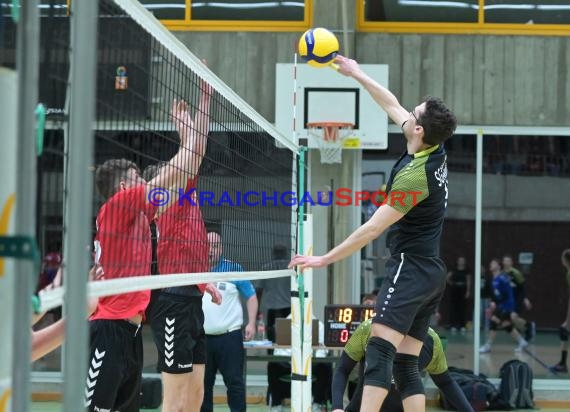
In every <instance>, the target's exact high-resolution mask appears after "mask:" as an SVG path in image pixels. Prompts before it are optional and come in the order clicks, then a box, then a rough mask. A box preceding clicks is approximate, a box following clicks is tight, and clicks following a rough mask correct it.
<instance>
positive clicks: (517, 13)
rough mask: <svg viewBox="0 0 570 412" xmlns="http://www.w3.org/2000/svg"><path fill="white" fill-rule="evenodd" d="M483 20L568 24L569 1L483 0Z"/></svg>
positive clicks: (487, 21) (490, 21) (569, 21)
mask: <svg viewBox="0 0 570 412" xmlns="http://www.w3.org/2000/svg"><path fill="white" fill-rule="evenodd" d="M562 3H566V4H562ZM485 22H486V23H519V24H569V23H570V1H552V0H550V1H544V0H540V1H528V0H485Z"/></svg>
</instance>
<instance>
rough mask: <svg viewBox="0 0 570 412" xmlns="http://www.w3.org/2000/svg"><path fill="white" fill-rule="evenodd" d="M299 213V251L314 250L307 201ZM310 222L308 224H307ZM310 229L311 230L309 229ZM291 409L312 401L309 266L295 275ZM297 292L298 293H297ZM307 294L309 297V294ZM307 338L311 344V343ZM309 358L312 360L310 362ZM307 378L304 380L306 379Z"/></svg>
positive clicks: (301, 169)
mask: <svg viewBox="0 0 570 412" xmlns="http://www.w3.org/2000/svg"><path fill="white" fill-rule="evenodd" d="M306 152H307V148H306V147H301V148H300V151H299V161H298V176H299V193H298V196H297V197H298V198H299V197H300V196H302V194H303V193H304V192H305V155H306ZM297 213H298V223H297V224H298V236H297V253H299V254H303V255H307V254H311V251H310V250H307V247H309V248H311V246H312V240H311V237H312V232H311V226H310V224H308V225H307V223H308V222H307V219H309V218H310V216H308V215H306V214H305V205H304V204H300V205H298V208H297ZM305 225H307V226H305ZM306 229H307V230H306ZM291 291H292V297H291V372H292V375H291V377H292V378H291V402H292V404H291V410H297V411H304V410H308V408H309V407H310V405H311V398H312V394H311V367H310V366H311V365H310V358H311V354H312V350H311V340H312V337H311V330H310V327H308V326H307V325H311V322H312V320H311V316H309V317H308V323H307V316H306V313H305V312H306V311H307V309H310V308H311V303H310V302H311V299H312V298H311V294H312V277H311V275H310V271H309V270H305V273H302V272H300V271H297V276H296V279H295V278H292V279H291ZM295 292H296V293H295ZM306 294H307V297H306V296H305V295H306ZM307 339H308V340H309V346H308V347H307V344H306V342H307ZM307 362H308V363H307ZM303 379H304V380H303Z"/></svg>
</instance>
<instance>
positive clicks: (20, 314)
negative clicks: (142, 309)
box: [12, 0, 40, 412]
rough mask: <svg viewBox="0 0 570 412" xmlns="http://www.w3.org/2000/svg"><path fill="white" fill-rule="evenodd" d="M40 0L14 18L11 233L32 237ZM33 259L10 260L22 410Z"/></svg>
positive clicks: (16, 403)
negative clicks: (15, 91) (14, 146)
mask: <svg viewBox="0 0 570 412" xmlns="http://www.w3.org/2000/svg"><path fill="white" fill-rule="evenodd" d="M38 3H39V1H38V0H30V1H25V2H22V4H21V11H22V13H21V19H20V21H19V22H18V29H17V30H18V35H17V36H18V40H17V43H16V44H17V62H16V69H17V71H18V92H19V93H18V102H17V134H18V140H17V143H16V144H17V156H16V159H17V162H16V170H17V173H16V202H17V207H16V208H15V212H16V219H15V223H16V225H15V233H16V234H17V235H23V236H35V231H36V176H37V164H36V150H35V148H36V142H35V133H34V128H35V114H34V110H35V108H36V105H37V103H38V74H39V67H38V59H39V43H40V37H39V35H40V33H39V25H40V22H39V11H38V10H39V9H38ZM35 266H36V265H35V264H34V263H33V262H32V261H31V260H22V259H17V260H16V261H15V264H14V269H15V270H14V273H15V279H14V287H15V289H14V298H13V299H14V306H13V308H14V319H13V321H14V325H18V326H19V327H16V328H14V333H13V345H14V346H13V358H12V387H13V388H14V389H13V397H12V410H13V411H18V412H25V411H27V410H28V406H29V399H30V398H29V395H30V393H29V391H30V347H31V342H30V341H31V337H30V328H29V326H28V325H29V322H30V315H31V305H30V299H31V296H32V293H33V286H34V285H33V284H32V279H35V278H36V277H35V276H33V275H32V274H34V273H35V271H36V270H37V268H36V267H35Z"/></svg>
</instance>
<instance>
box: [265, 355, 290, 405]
mask: <svg viewBox="0 0 570 412" xmlns="http://www.w3.org/2000/svg"><path fill="white" fill-rule="evenodd" d="M285 376H291V364H289V363H287V362H267V383H268V386H267V404H268V405H269V407H270V408H276V409H277V410H280V409H281V408H280V407H281V403H282V402H283V400H284V399H286V398H290V397H291V384H290V383H289V382H286V381H285V380H284V379H282V378H283V377H285Z"/></svg>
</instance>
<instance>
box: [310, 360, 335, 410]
mask: <svg viewBox="0 0 570 412" xmlns="http://www.w3.org/2000/svg"><path fill="white" fill-rule="evenodd" d="M312 375H313V382H312V383H311V387H312V391H313V403H316V404H319V405H323V406H326V405H327V404H328V403H330V402H331V401H332V398H331V385H332V365H331V364H330V363H321V362H313V363H312Z"/></svg>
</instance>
